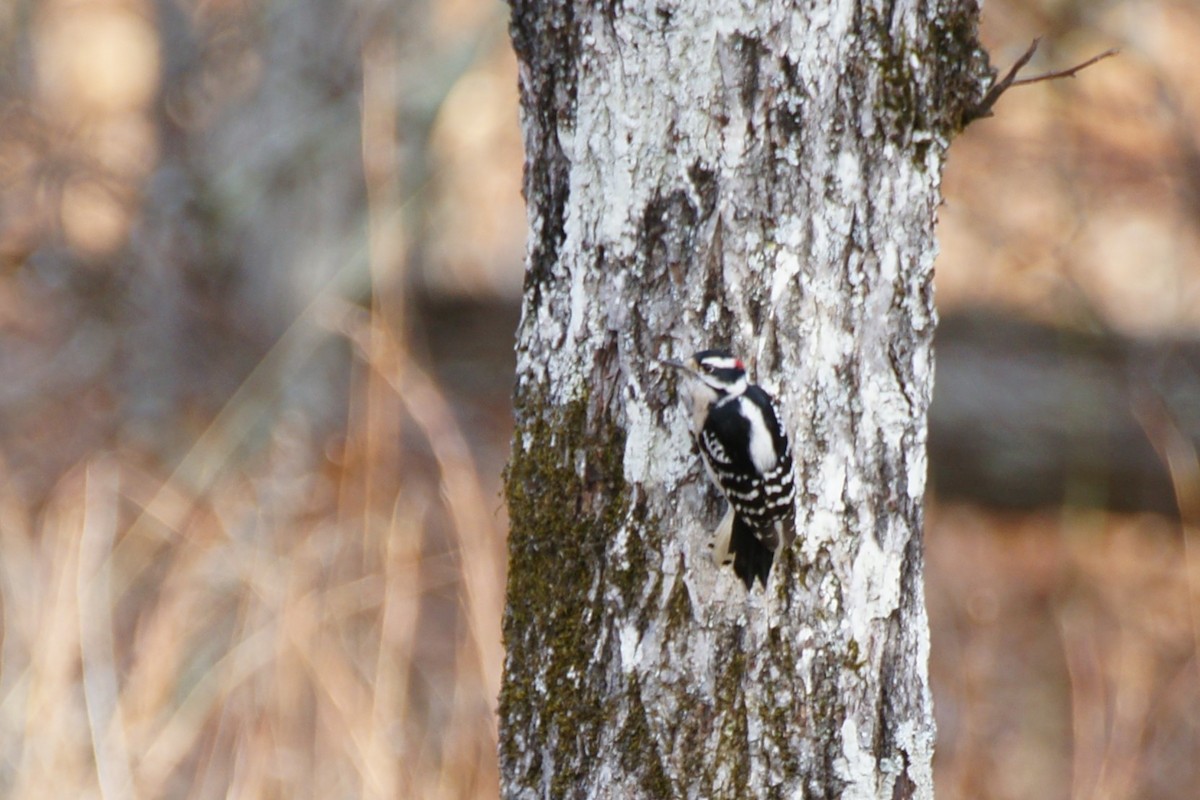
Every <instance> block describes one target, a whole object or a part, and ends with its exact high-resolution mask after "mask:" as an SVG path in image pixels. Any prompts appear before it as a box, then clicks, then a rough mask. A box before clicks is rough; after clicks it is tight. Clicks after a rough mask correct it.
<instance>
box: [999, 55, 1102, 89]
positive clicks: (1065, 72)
mask: <svg viewBox="0 0 1200 800" xmlns="http://www.w3.org/2000/svg"><path fill="white" fill-rule="evenodd" d="M1120 52H1121V51H1120V50H1118V49H1117V48H1115V47H1113V48H1111V49H1109V50H1105V51H1104V52H1103V53H1101V54H1100V55H1098V56H1092V57H1091V58H1089V59H1088V60H1087V61H1084V62H1083V63H1082V64H1076V65H1075V66H1073V67H1071V68H1070V69H1061V70H1058V71H1057V72H1046V73H1043V74H1041V75H1034V76H1033V77H1032V78H1021V79H1020V80H1019V81H1013V82H1012V83H1011V84H1009V85H1010V86H1025V85H1026V84H1029V83H1037V82H1038V81H1052V80H1054V79H1055V78H1074V77H1075V73H1076V72H1079V71H1080V70H1081V69H1086V68H1088V67H1090V66H1091V65H1092V64H1095V63H1096V62H1097V61H1103V60H1104V59H1106V58H1111V57H1113V56H1115V55H1117V54H1118V53H1120Z"/></svg>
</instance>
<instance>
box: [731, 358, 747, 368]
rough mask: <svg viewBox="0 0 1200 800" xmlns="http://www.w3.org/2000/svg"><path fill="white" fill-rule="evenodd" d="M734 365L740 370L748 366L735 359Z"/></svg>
mask: <svg viewBox="0 0 1200 800" xmlns="http://www.w3.org/2000/svg"><path fill="white" fill-rule="evenodd" d="M733 365H734V366H735V367H737V368H738V369H745V368H746V365H745V364H743V363H742V360H741V359H740V358H735V359H734V360H733Z"/></svg>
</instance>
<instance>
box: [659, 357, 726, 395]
mask: <svg viewBox="0 0 1200 800" xmlns="http://www.w3.org/2000/svg"><path fill="white" fill-rule="evenodd" d="M662 363H663V364H665V365H666V366H668V367H674V368H675V369H678V370H682V371H683V372H684V373H685V374H686V375H687V376H688V377H689V378H691V379H692V380H693V381H696V382H698V383H699V384H700V385H703V386H705V387H707V388H708V389H710V390H712V391H713V392H714V393H716V395H717V397H718V398H720V397H724V396H726V395H739V394H741V393H743V392H744V391H746V385H747V384H746V365H745V364H743V363H742V360H741V359H740V358H737V357H736V356H734V355H733V353H731V352H729V351H728V350H720V349H715V350H701V351H700V352H698V353H696V354H695V355H693V356H692V357H691V358H689V359H688V360H687V361H674V360H666V361H663V362H662ZM697 388H699V387H697Z"/></svg>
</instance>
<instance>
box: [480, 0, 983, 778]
mask: <svg viewBox="0 0 1200 800" xmlns="http://www.w3.org/2000/svg"><path fill="white" fill-rule="evenodd" d="M977 13H978V12H977V8H976V6H975V3H974V2H973V1H972V0H935V2H931V3H905V2H901V3H881V4H879V5H878V6H876V5H872V4H869V3H861V2H835V3H831V4H815V5H812V6H810V7H809V8H808V9H807V10H805V9H802V8H796V7H792V6H791V5H790V4H785V3H783V2H779V0H773V1H772V0H761V1H760V2H758V3H757V4H740V3H735V2H732V0H725V1H724V2H714V3H709V4H695V6H693V5H692V4H679V5H676V4H670V3H666V2H663V3H659V4H658V5H657V6H656V7H639V8H638V10H636V11H634V10H628V9H626V8H623V7H622V6H620V5H619V4H613V5H599V4H596V5H584V4H580V3H572V2H568V1H567V0H559V1H558V2H541V3H530V2H527V1H526V0H513V20H512V36H513V42H514V45H515V47H516V51H517V55H518V57H519V59H520V77H521V91H522V123H523V127H524V135H525V143H526V152H527V156H528V161H527V166H526V175H525V195H526V200H527V203H528V215H529V225H530V233H529V236H530V239H529V251H528V263H527V265H526V266H527V273H526V281H525V297H524V308H523V314H522V321H521V325H520V329H519V332H518V344H517V361H518V364H517V376H518V377H517V388H516V426H517V427H516V434H515V437H514V445H513V454H512V460H511V462H510V465H509V469H508V474H507V499H508V506H509V512H510V517H511V533H510V543H509V548H510V573H509V585H508V605H507V609H506V613H505V620H504V631H505V642H506V646H507V658H506V663H505V678H504V688H503V691H502V693H501V698H500V715H501V725H502V733H501V745H500V757H501V769H502V776H503V777H502V780H503V785H504V793H505V795H506V796H508V797H547V798H563V797H599V798H609V797H611V798H626V797H693V798H716V797H739V798H745V797H799V796H805V797H911V796H919V797H930V796H931V795H932V791H933V789H932V775H931V767H930V759H931V756H932V751H933V736H934V732H933V720H932V714H931V708H930V696H929V688H928V680H927V675H926V661H927V657H928V648H929V639H928V631H927V625H926V618H925V609H924V605H923V595H922V554H921V538H920V537H921V523H922V506H921V504H922V498H923V493H924V488H925V465H926V460H925V430H926V428H925V424H926V423H925V414H926V409H927V407H928V404H929V396H930V389H931V385H932V356H931V338H932V335H933V328H934V309H933V296H932V265H933V258H934V250H935V244H934V239H933V223H934V212H935V209H936V207H937V204H938V202H939V196H938V182H939V179H940V175H941V170H942V164H943V159H944V156H945V149H946V146H947V144H948V141H949V138H950V137H951V136H952V135H953V133H954V132H955V131H956V130H957V129H958V127H959V126H960V124H961V120H962V119H963V112H964V109H966V108H968V107H969V106H970V105H971V103H972V102H973V101H975V100H977V99H978V97H979V95H980V93H981V87H982V85H984V84H986V81H987V76H988V74H989V73H988V68H987V65H986V59H985V56H984V55H983V53H982V51H981V50H980V49H979V46H978V43H977V41H976V38H975V30H976V21H977ZM710 345H730V346H732V348H733V349H735V350H736V351H737V352H739V353H740V354H741V355H742V357H743V359H745V360H747V362H748V363H750V364H751V371H752V375H754V376H756V378H757V380H758V382H759V383H761V384H762V385H763V386H764V387H765V388H766V389H767V390H768V391H770V392H772V393H773V394H774V395H775V396H776V397H777V398H779V400H780V403H781V407H782V414H783V418H784V420H785V423H786V425H787V427H788V429H789V431H790V432H791V435H792V440H793V446H794V450H795V455H796V461H797V465H796V479H797V486H798V492H797V494H798V509H797V511H798V513H797V524H798V527H799V534H800V538H799V540H798V542H797V544H796V545H795V546H794V547H793V548H792V549H791V550H790V551H788V552H787V553H785V555H784V557H783V558H782V559H781V562H780V563H778V564H777V565H776V568H775V571H774V572H773V573H772V577H771V582H770V585H769V587H768V589H767V591H765V592H763V591H762V590H757V591H754V592H751V593H749V594H747V592H746V590H745V588H744V587H743V586H742V584H741V583H740V582H739V581H738V580H737V579H736V578H735V577H734V575H733V573H732V572H731V571H729V570H727V569H726V570H723V571H718V570H717V569H716V568H714V567H713V565H712V564H711V562H710V560H709V559H708V555H707V551H706V548H705V542H706V540H707V538H708V535H709V532H710V531H711V529H712V528H713V527H714V526H715V525H716V523H717V522H718V520H719V518H720V516H721V512H722V505H723V501H721V500H719V499H718V496H717V494H716V492H715V490H714V489H712V488H711V487H710V486H709V484H708V481H707V479H706V478H705V476H704V473H703V469H702V467H701V465H700V461H699V458H698V456H697V455H696V454H695V453H694V451H693V450H692V446H691V442H690V438H689V434H688V424H687V420H686V414H685V411H684V409H683V408H682V407H681V406H680V405H679V403H678V402H677V398H676V395H675V391H676V385H675V379H674V377H673V376H671V375H668V374H667V373H666V372H664V371H663V370H662V369H661V368H660V367H659V365H658V362H657V360H658V359H661V358H666V357H670V356H681V355H687V354H690V353H691V352H692V351H693V350H698V349H701V348H702V347H705V346H710Z"/></svg>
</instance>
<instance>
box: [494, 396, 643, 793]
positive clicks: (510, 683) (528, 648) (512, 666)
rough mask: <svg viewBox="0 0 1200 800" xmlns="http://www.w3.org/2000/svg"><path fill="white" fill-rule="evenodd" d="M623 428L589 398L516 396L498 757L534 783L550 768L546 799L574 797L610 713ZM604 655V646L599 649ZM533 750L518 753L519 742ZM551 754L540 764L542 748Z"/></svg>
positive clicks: (508, 478)
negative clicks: (612, 556)
mask: <svg viewBox="0 0 1200 800" xmlns="http://www.w3.org/2000/svg"><path fill="white" fill-rule="evenodd" d="M624 447H625V439H624V433H623V432H622V431H621V430H620V428H619V427H618V426H617V425H615V424H614V423H613V422H612V421H611V420H610V419H607V418H599V419H593V418H589V413H588V399H587V398H579V399H576V400H573V401H572V402H570V403H568V404H566V405H565V406H552V405H550V404H549V403H548V402H547V400H546V397H545V394H544V393H543V392H541V391H540V390H539V391H526V392H525V393H524V394H523V395H522V396H520V397H518V403H517V428H516V432H515V434H514V437H513V452H512V459H511V461H510V463H509V466H508V469H507V470H506V473H505V496H506V499H507V502H508V511H509V518H510V532H509V570H508V575H509V577H508V593H507V594H508V603H507V607H506V609H505V616H504V642H505V648H506V660H505V678H504V686H503V689H502V690H501V694H500V718H501V720H502V725H503V730H502V733H501V746H500V756H501V759H502V760H503V761H504V763H505V764H506V771H508V768H509V767H515V768H517V769H518V770H519V771H523V772H525V773H526V774H525V775H524V776H523V778H522V779H521V780H520V781H519V782H518V783H519V784H521V785H525V786H533V785H537V784H538V783H540V782H541V779H542V778H543V777H544V773H545V771H546V770H551V771H552V773H553V774H552V776H551V777H550V789H551V792H550V794H551V796H553V797H569V796H572V792H573V790H574V787H579V786H581V785H582V784H583V782H582V778H583V777H584V774H583V771H584V770H585V768H586V767H585V765H588V764H591V763H593V762H594V760H595V759H594V756H595V748H596V747H597V746H598V744H599V742H600V740H601V735H600V734H601V730H602V728H603V726H604V724H605V722H606V719H605V716H606V714H608V713H611V710H610V708H609V706H610V703H608V702H607V701H608V699H609V698H608V696H607V692H606V691H605V687H604V675H605V671H606V670H605V666H606V665H605V664H604V663H603V662H598V661H597V660H595V659H594V658H593V656H594V654H595V652H596V651H597V646H596V645H597V642H598V641H599V640H600V638H601V637H602V636H604V635H605V630H606V629H607V626H606V625H604V608H603V602H602V596H603V595H602V590H601V587H602V585H603V581H604V579H605V576H604V570H605V569H606V559H605V550H606V547H607V545H608V543H609V542H610V541H611V540H612V538H613V537H614V536H615V535H616V533H617V532H618V530H619V529H620V526H621V525H622V524H623V523H624V521H625V518H626V516H627V512H628V509H629V492H628V489H627V486H626V484H625V480H624V473H623V457H624ZM601 650H602V651H603V650H604V648H601ZM521 742H529V743H535V742H536V745H533V746H531V748H530V749H536V751H537V752H531V753H522V752H520V743H521ZM543 754H545V755H546V756H548V757H549V758H551V759H553V763H551V764H543V763H542V759H543V758H544V755H543Z"/></svg>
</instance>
